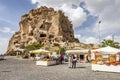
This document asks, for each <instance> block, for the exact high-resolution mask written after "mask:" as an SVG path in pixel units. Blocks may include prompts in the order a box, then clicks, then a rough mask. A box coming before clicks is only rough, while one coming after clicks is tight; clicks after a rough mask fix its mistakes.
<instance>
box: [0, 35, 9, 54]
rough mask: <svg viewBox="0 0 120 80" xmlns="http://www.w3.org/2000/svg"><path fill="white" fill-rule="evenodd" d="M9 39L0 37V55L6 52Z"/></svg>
mask: <svg viewBox="0 0 120 80" xmlns="http://www.w3.org/2000/svg"><path fill="white" fill-rule="evenodd" d="M8 42H9V39H8V38H4V37H1V36H0V54H4V53H5V52H6V50H7V45H8Z"/></svg>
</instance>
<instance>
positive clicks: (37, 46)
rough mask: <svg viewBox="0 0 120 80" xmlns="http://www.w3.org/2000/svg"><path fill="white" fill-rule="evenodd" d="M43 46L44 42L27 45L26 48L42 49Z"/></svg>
mask: <svg viewBox="0 0 120 80" xmlns="http://www.w3.org/2000/svg"><path fill="white" fill-rule="evenodd" d="M41 47H43V45H42V44H39V43H33V44H31V45H28V46H26V47H25V48H26V49H27V50H36V49H40V48H41Z"/></svg>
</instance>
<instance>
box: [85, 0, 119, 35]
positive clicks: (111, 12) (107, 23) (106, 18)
mask: <svg viewBox="0 0 120 80" xmlns="http://www.w3.org/2000/svg"><path fill="white" fill-rule="evenodd" d="M85 3H86V5H85V6H84V7H85V8H86V9H87V10H88V11H89V12H90V14H91V15H93V16H99V20H101V21H102V22H101V24H100V32H101V34H106V33H109V34H112V33H114V32H115V31H118V30H120V24H119V23H120V18H119V17H120V15H119V14H120V10H119V7H120V5H119V3H120V0H104V1H103V0H95V1H91V0H85ZM99 20H98V21H99ZM97 27H98V23H96V24H95V26H94V29H93V30H94V31H95V30H96V29H97Z"/></svg>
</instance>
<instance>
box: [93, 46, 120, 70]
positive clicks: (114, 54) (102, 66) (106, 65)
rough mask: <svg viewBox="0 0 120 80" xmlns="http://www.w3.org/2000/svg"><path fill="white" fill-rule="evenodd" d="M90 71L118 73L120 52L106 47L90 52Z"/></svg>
mask: <svg viewBox="0 0 120 80" xmlns="http://www.w3.org/2000/svg"><path fill="white" fill-rule="evenodd" d="M91 59H92V70H93V71H107V72H120V50H119V49H116V48H113V47H110V46H107V47H104V48H99V49H96V50H92V53H91Z"/></svg>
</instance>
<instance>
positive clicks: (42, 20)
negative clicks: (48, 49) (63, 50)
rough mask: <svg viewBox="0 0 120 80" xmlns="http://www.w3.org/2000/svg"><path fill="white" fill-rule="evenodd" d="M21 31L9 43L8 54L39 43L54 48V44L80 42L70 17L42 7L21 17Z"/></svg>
mask: <svg viewBox="0 0 120 80" xmlns="http://www.w3.org/2000/svg"><path fill="white" fill-rule="evenodd" d="M19 26H20V30H19V31H18V32H16V33H15V34H14V35H13V36H12V38H11V40H10V41H9V45H8V49H7V54H10V53H13V52H14V51H15V50H16V49H23V48H24V47H25V46H27V45H29V44H32V43H34V42H38V43H40V44H44V45H49V46H52V45H53V44H54V43H59V44H60V43H65V42H79V40H78V39H76V38H74V31H73V26H72V24H71V22H70V21H69V20H68V17H67V16H65V15H64V13H63V12H62V11H60V10H59V11H54V9H53V8H47V7H40V8H38V9H32V10H30V12H29V13H28V14H25V15H23V16H22V17H21V21H20V22H19Z"/></svg>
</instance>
